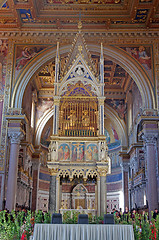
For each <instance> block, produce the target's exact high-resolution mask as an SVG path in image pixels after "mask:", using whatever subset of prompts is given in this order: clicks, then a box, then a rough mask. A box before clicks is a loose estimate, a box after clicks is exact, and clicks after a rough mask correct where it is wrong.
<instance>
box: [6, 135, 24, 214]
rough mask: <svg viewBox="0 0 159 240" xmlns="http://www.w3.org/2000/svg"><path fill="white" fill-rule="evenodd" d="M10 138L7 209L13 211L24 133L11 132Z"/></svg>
mask: <svg viewBox="0 0 159 240" xmlns="http://www.w3.org/2000/svg"><path fill="white" fill-rule="evenodd" d="M8 136H9V137H10V139H11V146H10V159H9V171H8V183H7V197H6V208H7V209H8V210H9V211H11V210H13V209H15V204H16V202H15V201H16V190H17V172H18V156H19V145H20V140H21V139H22V137H23V133H22V132H10V133H8Z"/></svg>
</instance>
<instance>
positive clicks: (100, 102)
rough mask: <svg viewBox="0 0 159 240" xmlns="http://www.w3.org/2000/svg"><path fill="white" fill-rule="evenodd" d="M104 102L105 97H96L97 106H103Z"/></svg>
mask: <svg viewBox="0 0 159 240" xmlns="http://www.w3.org/2000/svg"><path fill="white" fill-rule="evenodd" d="M104 100H105V97H98V103H99V105H104Z"/></svg>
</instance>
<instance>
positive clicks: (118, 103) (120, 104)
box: [105, 99, 127, 120]
mask: <svg viewBox="0 0 159 240" xmlns="http://www.w3.org/2000/svg"><path fill="white" fill-rule="evenodd" d="M105 103H107V104H108V105H109V106H111V107H113V108H114V109H115V110H116V111H117V113H118V115H119V117H120V118H121V119H124V120H125V114H126V112H127V106H126V103H125V100H124V99H106V100H105Z"/></svg>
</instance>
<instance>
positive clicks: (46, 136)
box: [41, 126, 52, 147]
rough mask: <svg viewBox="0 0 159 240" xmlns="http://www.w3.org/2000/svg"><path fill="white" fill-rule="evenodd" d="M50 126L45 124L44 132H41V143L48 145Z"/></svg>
mask: <svg viewBox="0 0 159 240" xmlns="http://www.w3.org/2000/svg"><path fill="white" fill-rule="evenodd" d="M51 130H52V128H51V126H47V128H46V129H45V130H44V134H42V138H41V144H42V145H44V146H46V147H49V144H50V135H51Z"/></svg>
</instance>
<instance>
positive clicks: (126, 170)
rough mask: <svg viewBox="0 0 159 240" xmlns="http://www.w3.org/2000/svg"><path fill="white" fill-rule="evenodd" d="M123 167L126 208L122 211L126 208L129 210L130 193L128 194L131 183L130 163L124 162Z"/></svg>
mask: <svg viewBox="0 0 159 240" xmlns="http://www.w3.org/2000/svg"><path fill="white" fill-rule="evenodd" d="M121 167H122V178H123V181H122V184H123V196H124V206H123V208H124V209H122V210H123V211H124V210H125V207H128V208H129V192H128V182H129V163H128V162H124V160H123V161H122V163H121Z"/></svg>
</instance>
